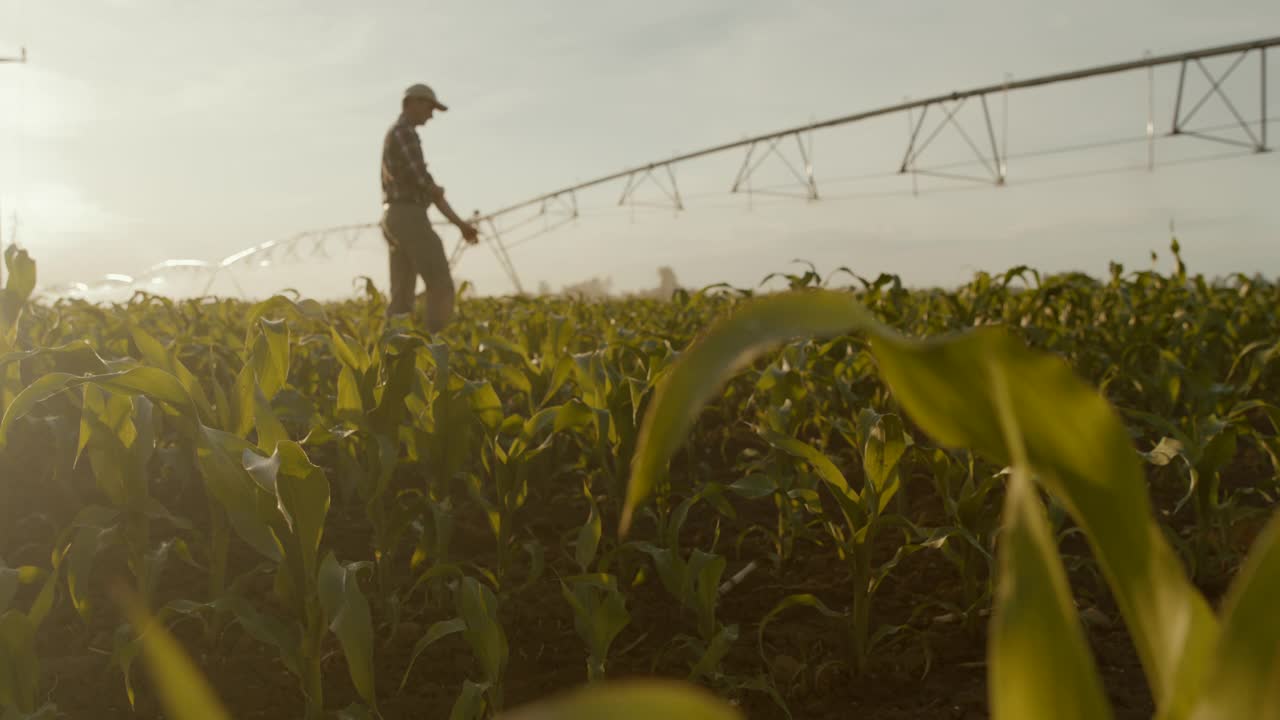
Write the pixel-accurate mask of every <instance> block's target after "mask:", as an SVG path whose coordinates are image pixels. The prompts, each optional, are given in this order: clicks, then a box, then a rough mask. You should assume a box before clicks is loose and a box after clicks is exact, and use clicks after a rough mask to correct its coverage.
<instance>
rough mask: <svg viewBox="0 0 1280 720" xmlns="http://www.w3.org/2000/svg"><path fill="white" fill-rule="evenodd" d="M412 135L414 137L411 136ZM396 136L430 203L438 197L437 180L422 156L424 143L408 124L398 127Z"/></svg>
mask: <svg viewBox="0 0 1280 720" xmlns="http://www.w3.org/2000/svg"><path fill="white" fill-rule="evenodd" d="M410 135H412V136H413V137H409V136H410ZM395 137H396V147H397V148H399V150H400V154H401V156H402V157H403V158H404V161H405V164H406V165H408V166H409V169H410V171H411V172H412V174H413V179H414V181H416V182H417V184H418V188H419V189H420V190H421V191H422V195H423V197H424V198H425V199H426V200H427V202H428V203H430V202H431V201H433V200H434V199H435V197H436V181H435V178H433V177H431V173H429V172H427V163H426V160H424V159H423V157H422V145H421V144H420V143H419V142H418V136H417V133H415V132H413V129H412V128H410V127H408V126H401V127H399V128H397V129H396V135H395Z"/></svg>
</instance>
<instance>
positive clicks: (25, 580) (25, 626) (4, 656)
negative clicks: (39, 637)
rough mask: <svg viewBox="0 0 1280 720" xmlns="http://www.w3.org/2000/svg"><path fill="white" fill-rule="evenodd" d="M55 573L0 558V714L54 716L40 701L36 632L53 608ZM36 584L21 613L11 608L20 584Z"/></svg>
mask: <svg viewBox="0 0 1280 720" xmlns="http://www.w3.org/2000/svg"><path fill="white" fill-rule="evenodd" d="M57 580H58V576H57V573H48V572H45V571H43V570H41V569H40V568H37V567H33V566H29V565H27V566H22V567H16V568H11V567H9V566H8V564H7V563H5V561H4V559H3V558H0V717H3V718H5V719H6V720H8V718H11V717H12V718H23V719H24V720H45V719H46V718H47V719H48V720H52V718H55V717H57V716H58V712H57V707H56V706H55V705H54V704H53V703H49V702H46V703H41V702H40V696H39V690H40V667H41V664H40V656H39V655H38V654H37V652H36V633H37V632H38V631H39V630H40V626H41V625H42V624H44V621H45V618H47V617H48V615H49V611H50V610H51V609H52V608H53V600H54V589H55V586H56V584H57ZM36 584H40V586H41V589H40V590H39V591H38V592H37V594H36V596H35V598H34V599H33V600H32V602H31V604H30V606H29V607H28V608H27V610H26V611H25V612H24V611H22V610H20V609H18V608H17V607H15V599H16V598H17V596H18V594H19V590H20V589H21V588H22V587H23V586H27V585H36Z"/></svg>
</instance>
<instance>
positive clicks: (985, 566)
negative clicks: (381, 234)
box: [0, 241, 1280, 720]
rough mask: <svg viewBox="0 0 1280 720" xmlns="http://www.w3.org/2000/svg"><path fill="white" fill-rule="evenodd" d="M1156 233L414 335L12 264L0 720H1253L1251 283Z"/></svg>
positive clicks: (1262, 577) (1258, 493)
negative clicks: (953, 274)
mask: <svg viewBox="0 0 1280 720" xmlns="http://www.w3.org/2000/svg"><path fill="white" fill-rule="evenodd" d="M1171 249H1172V253H1171V254H1170V256H1169V258H1168V259H1169V264H1170V265H1171V266H1172V267H1169V268H1166V269H1165V270H1163V271H1161V270H1155V269H1153V270H1141V271H1131V270H1126V269H1125V268H1123V267H1120V266H1119V265H1115V264H1113V265H1112V267H1111V272H1110V276H1109V277H1105V278H1101V279H1098V278H1092V277H1089V276H1086V275H1083V274H1057V275H1042V274H1041V273H1039V272H1037V271H1036V270H1034V269H1031V268H1026V267H1018V268H1014V269H1012V270H1009V271H1008V272H1004V273H1001V274H998V275H992V274H987V273H978V274H977V275H976V276H975V277H974V279H973V280H972V281H971V282H970V283H968V284H967V285H964V286H962V287H959V288H955V289H950V290H937V289H933V290H930V289H907V288H905V287H903V285H902V282H901V281H900V279H899V278H897V277H895V276H891V275H881V276H879V277H877V278H874V279H872V278H864V277H861V276H859V275H857V274H855V273H854V272H851V271H849V270H847V269H843V268H842V269H840V270H838V271H837V272H835V273H833V274H831V275H829V276H827V277H825V278H824V277H821V276H820V275H819V274H818V272H817V271H816V270H814V269H809V270H806V271H804V272H802V273H797V274H786V275H783V276H782V279H784V280H785V281H786V282H787V283H788V284H789V286H790V289H789V290H787V291H785V292H774V293H763V292H758V291H757V292H753V291H752V290H750V289H740V288H734V287H729V286H712V287H708V288H703V289H701V290H699V291H697V292H691V291H685V290H677V291H676V292H675V293H674V294H673V296H672V297H671V298H670V299H669V300H657V299H639V298H637V299H626V300H616V299H615V300H603V301H598V302H596V301H593V302H588V301H585V300H581V299H578V300H574V299H566V298H545V297H544V298H492V299H467V300H463V301H461V302H460V304H459V306H458V314H457V316H456V317H455V319H454V322H453V323H452V325H451V326H450V327H449V328H448V329H446V330H445V331H444V332H443V333H440V334H437V335H434V336H432V335H428V334H426V333H425V332H424V331H422V330H420V329H418V328H416V327H415V326H414V325H413V324H412V323H411V321H409V320H407V319H404V320H402V319H399V318H397V319H394V320H388V319H387V318H386V317H385V308H386V305H385V299H384V297H383V296H382V295H381V294H380V293H379V292H378V291H377V289H376V287H375V286H374V284H373V283H372V282H371V281H370V282H368V283H367V285H366V291H365V292H364V293H363V295H362V296H361V297H357V298H352V299H350V300H348V301H344V302H330V303H323V304H322V303H318V302H315V301H311V300H305V299H301V298H297V297H294V296H291V295H288V294H284V295H278V296H275V297H273V298H271V299H269V300H266V301H264V302H261V303H257V304H250V303H245V302H241V301H236V300H230V299H221V298H202V299H192V300H183V301H176V300H172V299H168V298H164V297H159V296H153V295H148V294H145V293H138V294H136V295H135V296H134V297H133V298H132V299H131V300H130V301H129V302H127V303H123V304H117V305H113V306H94V305H89V304H86V303H84V302H80V301H71V300H60V301H56V302H52V303H36V302H33V301H31V300H30V296H31V293H32V290H33V288H34V286H35V282H36V265H35V261H34V260H33V259H32V258H30V257H28V256H27V254H26V253H25V252H23V251H19V250H14V249H12V248H11V249H10V252H8V254H7V256H6V257H5V261H6V264H7V269H8V272H7V273H6V277H7V280H8V284H7V286H6V287H5V288H4V289H3V291H2V293H3V294H0V411H2V418H3V419H2V420H0V718H3V720H17V719H18V718H55V717H71V718H82V717H94V718H114V717H121V718H127V717H139V718H157V717H167V718H179V719H180V718H220V717H235V718H285V717H300V718H306V719H307V720H312V719H314V718H322V717H336V718H347V719H350V720H356V719H362V718H423V717H429V718H435V717H449V718H454V719H458V720H466V719H473V718H474V719H479V718H492V717H502V718H588V717H604V716H606V715H607V716H610V717H613V716H617V717H619V718H631V717H635V718H641V717H643V718H652V717H662V716H665V717H667V718H669V719H670V720H679V719H680V718H695V717H697V718H704V717H705V718H742V717H750V718H846V717H877V718H907V717H931V718H978V717H998V718H1088V719H1090V720H1097V719H1099V718H1110V717H1114V718H1139V717H1142V718H1149V717H1159V718H1166V719H1169V720H1177V719H1181V718H1188V719H1195V720H1207V719H1209V718H1223V719H1226V718H1240V719H1244V718H1249V719H1254V718H1280V683H1276V682H1275V678H1276V677H1277V673H1280V623H1277V622H1276V621H1275V607H1276V603H1275V598H1276V597H1280V521H1277V520H1275V519H1273V508H1274V506H1275V503H1276V493H1277V491H1278V490H1280V487H1278V484H1280V284H1277V283H1276V282H1274V281H1269V280H1266V279H1263V278H1261V277H1256V276H1247V275H1243V274H1241V275H1237V276H1234V277H1229V278H1224V279H1219V280H1214V281H1210V280H1208V279H1206V278H1204V277H1202V276H1200V275H1194V274H1191V273H1189V271H1188V270H1187V268H1186V267H1185V266H1184V264H1183V261H1182V258H1181V256H1180V252H1179V248H1178V246H1177V243H1176V241H1175V242H1174V243H1173V245H1172V248H1171ZM838 282H843V283H844V285H843V286H841V287H838V288H837V287H836V286H835V285H836V283H838Z"/></svg>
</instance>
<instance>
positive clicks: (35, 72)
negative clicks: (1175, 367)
mask: <svg viewBox="0 0 1280 720" xmlns="http://www.w3.org/2000/svg"><path fill="white" fill-rule="evenodd" d="M5 70H6V72H5V73H4V75H3V77H0V97H2V98H3V100H0V104H2V105H3V109H0V132H4V133H6V134H7V133H13V134H15V135H17V136H18V139H19V141H22V140H26V139H33V140H65V139H67V138H71V137H75V136H76V135H78V134H79V133H80V132H81V131H82V130H83V129H84V128H85V127H86V126H87V125H88V118H90V117H91V112H90V111H91V108H93V106H94V105H95V103H96V101H97V98H98V97H99V96H100V93H99V91H98V90H97V89H95V88H94V87H93V86H92V85H89V84H88V83H85V82H82V81H80V80H77V79H75V78H72V77H70V76H67V75H64V74H62V73H59V72H57V71H54V70H50V69H48V68H43V67H40V66H38V65H18V66H12V67H9V68H6V69H5Z"/></svg>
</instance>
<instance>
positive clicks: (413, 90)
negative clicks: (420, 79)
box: [404, 83, 449, 110]
mask: <svg viewBox="0 0 1280 720" xmlns="http://www.w3.org/2000/svg"><path fill="white" fill-rule="evenodd" d="M404 96H405V98H414V99H420V100H427V101H429V102H430V103H431V104H432V105H434V106H435V107H436V109H437V110H448V109H449V107H448V106H447V105H445V104H444V103H442V102H440V101H439V100H438V99H436V91H435V90H432V89H431V88H430V87H428V86H426V85H423V84H422V83H417V84H415V85H410V86H409V88H408V89H406V90H405V91H404Z"/></svg>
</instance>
